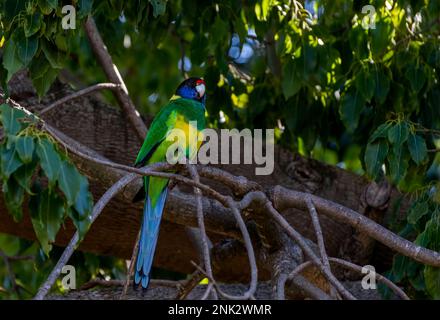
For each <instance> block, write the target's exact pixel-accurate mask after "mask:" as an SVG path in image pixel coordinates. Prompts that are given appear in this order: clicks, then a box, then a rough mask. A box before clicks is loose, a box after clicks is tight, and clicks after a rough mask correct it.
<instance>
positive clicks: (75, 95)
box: [39, 83, 121, 116]
mask: <svg viewBox="0 0 440 320" xmlns="http://www.w3.org/2000/svg"><path fill="white" fill-rule="evenodd" d="M120 87H121V85H119V84H115V83H98V84H95V85H93V86H90V87H87V88H84V89H82V90H79V91H77V92H74V93H72V94H69V95H67V96H65V97H62V98H61V99H59V100H57V101H55V102H53V103H51V104H50V105H48V106H47V107H45V108H44V109H43V110H41V111H40V113H39V115H40V116H41V115H43V114H45V113H46V112H49V111H50V110H52V109H53V108H55V107H58V106H59V105H62V104H64V103H66V102H67V101H70V100H73V99H77V98H79V97H82V96H84V95H87V94H89V93H91V92H94V91H98V90H103V89H112V90H114V89H118V88H120Z"/></svg>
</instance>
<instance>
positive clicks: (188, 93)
mask: <svg viewBox="0 0 440 320" xmlns="http://www.w3.org/2000/svg"><path fill="white" fill-rule="evenodd" d="M177 94H178V95H179V96H181V97H182V98H185V99H197V90H196V89H193V88H190V87H187V86H183V87H181V88H180V89H179V90H178V91H177Z"/></svg>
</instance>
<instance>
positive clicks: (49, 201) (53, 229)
mask: <svg viewBox="0 0 440 320" xmlns="http://www.w3.org/2000/svg"><path fill="white" fill-rule="evenodd" d="M35 194H36V196H32V197H31V198H30V200H29V210H30V213H31V221H32V225H33V227H34V231H35V234H36V235H37V238H38V241H39V242H40V244H41V247H42V248H43V250H44V252H45V253H46V255H48V254H49V252H50V249H51V247H52V246H51V243H53V242H54V241H55V237H56V235H57V233H58V230H59V229H60V227H61V224H62V222H63V220H64V203H63V200H62V199H61V197H60V196H59V195H58V194H57V193H56V192H51V191H50V189H49V188H47V189H45V190H44V191H42V192H41V191H40V192H38V191H36V192H35Z"/></svg>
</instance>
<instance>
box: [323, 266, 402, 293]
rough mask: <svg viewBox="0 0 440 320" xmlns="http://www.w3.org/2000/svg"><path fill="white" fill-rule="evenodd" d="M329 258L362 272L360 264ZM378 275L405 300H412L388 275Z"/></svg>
mask: <svg viewBox="0 0 440 320" xmlns="http://www.w3.org/2000/svg"><path fill="white" fill-rule="evenodd" d="M329 260H330V262H333V263H336V264H339V265H341V266H343V267H346V268H348V269H352V270H354V271H357V272H362V267H361V266H358V265H356V264H354V263H351V262H349V261H346V260H343V259H339V258H330V259H329ZM376 277H377V280H379V281H381V282H383V283H384V284H385V285H387V286H388V287H389V288H390V289H391V290H392V291H393V292H394V293H395V294H396V295H398V296H399V297H401V298H402V299H403V300H410V299H409V297H408V296H407V295H406V293H405V292H404V291H403V290H402V289H400V288H399V287H398V286H396V285H395V284H394V283H393V282H392V281H390V280H389V279H387V278H386V277H384V276H382V275H380V274H378V273H376Z"/></svg>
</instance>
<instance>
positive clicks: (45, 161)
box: [36, 138, 61, 185]
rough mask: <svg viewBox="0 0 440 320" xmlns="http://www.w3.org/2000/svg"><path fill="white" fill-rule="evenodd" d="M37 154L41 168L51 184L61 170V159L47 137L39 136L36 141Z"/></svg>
mask: <svg viewBox="0 0 440 320" xmlns="http://www.w3.org/2000/svg"><path fill="white" fill-rule="evenodd" d="M36 150H37V156H38V158H39V159H40V165H41V168H42V169H43V171H44V173H45V175H46V177H47V178H48V180H49V183H50V184H51V185H53V184H54V183H55V182H56V180H57V179H58V175H59V173H60V170H61V159H60V156H59V155H58V153H57V152H56V150H55V148H54V146H53V144H52V142H50V141H49V140H48V139H47V138H41V139H39V140H38V141H37V148H36Z"/></svg>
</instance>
